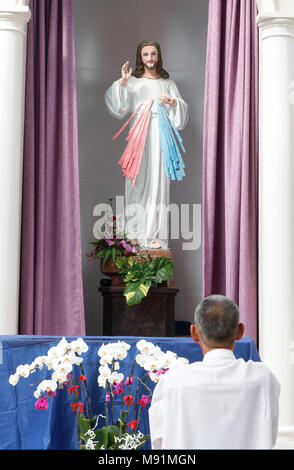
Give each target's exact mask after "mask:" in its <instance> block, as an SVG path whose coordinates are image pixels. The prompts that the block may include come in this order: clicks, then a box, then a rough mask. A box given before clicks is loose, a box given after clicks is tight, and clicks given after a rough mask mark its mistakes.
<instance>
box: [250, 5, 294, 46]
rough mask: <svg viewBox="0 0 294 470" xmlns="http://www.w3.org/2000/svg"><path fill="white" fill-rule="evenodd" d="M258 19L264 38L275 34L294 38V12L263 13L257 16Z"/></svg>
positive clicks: (262, 37)
mask: <svg viewBox="0 0 294 470" xmlns="http://www.w3.org/2000/svg"><path fill="white" fill-rule="evenodd" d="M256 21H257V24H258V26H259V29H260V33H261V39H262V40H264V39H267V38H270V37H275V36H279V37H283V36H287V37H290V38H291V37H292V38H294V12H293V13H292V14H288V15H284V14H280V13H271V12H268V13H262V14H259V15H258V16H257V19H256Z"/></svg>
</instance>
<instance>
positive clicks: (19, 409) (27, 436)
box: [0, 335, 260, 450]
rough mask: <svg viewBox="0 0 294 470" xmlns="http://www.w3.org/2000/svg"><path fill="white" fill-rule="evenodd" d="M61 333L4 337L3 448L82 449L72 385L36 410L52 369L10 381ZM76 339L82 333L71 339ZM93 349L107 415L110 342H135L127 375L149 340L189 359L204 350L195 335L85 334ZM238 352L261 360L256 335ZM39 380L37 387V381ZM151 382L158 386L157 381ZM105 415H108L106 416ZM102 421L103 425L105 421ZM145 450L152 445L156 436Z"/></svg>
mask: <svg viewBox="0 0 294 470" xmlns="http://www.w3.org/2000/svg"><path fill="white" fill-rule="evenodd" d="M61 338H62V337H61V336H38V335H34V336H28V335H15V336H14V335H11V336H10V335H5V336H1V335H0V397H1V400H0V449H53V450H70V449H78V448H79V445H78V441H77V433H76V424H75V414H74V413H73V411H72V397H71V396H70V393H69V392H68V390H67V389H66V388H64V389H62V390H58V391H57V394H56V396H55V397H51V398H50V399H49V407H48V409H47V410H36V409H35V406H34V404H35V402H36V399H35V398H34V396H33V392H34V391H35V389H36V387H37V385H36V382H38V381H39V380H42V379H45V378H46V377H47V376H48V375H49V374H50V372H51V371H49V373H48V370H47V369H46V368H44V369H43V370H41V371H39V370H38V371H36V372H35V373H33V374H31V375H30V376H29V377H28V378H25V379H24V378H21V379H20V380H19V382H18V384H17V385H16V386H12V385H10V384H9V382H8V379H9V376H10V375H11V374H13V373H14V372H15V370H16V368H17V366H18V365H20V364H30V363H31V362H32V361H33V360H34V359H35V358H36V357H37V356H41V355H46V354H47V351H48V350H49V349H50V348H51V347H52V346H55V345H56V344H57V343H58V342H59V341H60V340H61ZM66 339H67V341H68V342H70V341H72V340H74V339H77V337H68V336H67V337H66ZM83 339H84V341H85V342H86V343H87V345H88V347H89V349H88V351H87V352H86V353H84V354H82V357H83V358H84V361H83V363H82V364H83V368H84V372H85V375H86V376H87V383H88V388H89V392H90V395H91V399H92V406H93V408H94V411H95V413H96V414H99V413H102V414H104V413H105V390H104V389H103V388H101V387H99V386H98V384H97V377H98V367H99V359H100V358H99V357H98V355H97V352H98V349H99V348H100V346H101V345H102V344H103V343H104V344H107V343H109V342H116V341H119V340H120V341H125V342H127V343H128V344H130V346H131V348H130V349H129V351H128V356H127V358H126V359H124V360H123V361H121V362H120V370H119V372H122V373H123V374H125V377H126V376H127V375H129V374H130V369H131V365H132V363H133V361H134V359H135V357H136V355H137V354H138V350H137V348H136V343H137V342H138V341H139V340H140V339H146V340H147V341H150V342H152V343H154V344H156V345H158V346H159V347H160V348H161V349H162V351H164V352H165V351H167V350H169V351H173V352H175V353H176V354H177V355H178V356H179V357H185V358H186V359H188V360H189V362H190V363H191V362H196V361H201V360H202V359H203V354H202V350H201V348H200V346H199V344H197V343H194V341H193V340H192V339H191V338H190V337H172V338H157V337H151V338H139V337H129V336H122V337H114V336H109V337H105V336H103V337H92V336H86V337H83ZM234 354H235V356H236V357H237V358H239V357H242V358H243V359H244V360H245V361H248V360H253V361H260V357H259V354H258V351H257V348H256V345H255V343H254V341H253V339H252V338H250V337H244V338H242V339H241V340H239V341H236V343H235V348H234ZM73 370H75V371H76V372H74V376H75V377H76V378H78V377H79V375H80V369H79V367H77V366H74V369H73ZM143 373H144V371H143V369H142V368H140V367H139V366H136V368H135V374H136V375H137V376H138V377H142V376H143ZM33 383H35V385H34V386H32V385H31V384H33ZM150 384H151V382H150V381H149V386H150V388H151V389H152V387H153V388H154V384H153V385H150ZM120 403H121V401H120V397H119V396H118V397H117V403H116V404H115V407H114V409H115V412H116V410H118V411H119V409H120ZM101 419H102V418H101ZM100 425H103V419H102V423H101V422H100ZM139 430H140V431H141V432H142V433H143V434H149V424H148V411H147V409H145V408H142V412H141V417H140V425H139ZM143 449H150V440H149V441H148V443H146V444H145V446H144V447H143Z"/></svg>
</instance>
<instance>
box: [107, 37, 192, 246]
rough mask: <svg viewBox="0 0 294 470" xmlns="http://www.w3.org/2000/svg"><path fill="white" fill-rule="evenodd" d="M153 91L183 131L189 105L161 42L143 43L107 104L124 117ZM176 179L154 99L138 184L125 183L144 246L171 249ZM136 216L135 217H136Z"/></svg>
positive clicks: (133, 235)
mask: <svg viewBox="0 0 294 470" xmlns="http://www.w3.org/2000/svg"><path fill="white" fill-rule="evenodd" d="M150 95H153V97H156V99H157V100H158V102H159V103H162V104H163V105H164V107H165V110H166V112H167V113H168V117H169V119H170V120H171V121H172V123H173V124H174V126H175V128H176V129H177V130H182V129H184V127H185V126H186V124H187V120H188V114H189V111H188V105H187V103H186V102H185V101H184V100H183V98H182V97H181V96H180V93H179V91H178V88H177V86H176V84H175V82H174V81H173V80H171V79H170V78H169V74H168V72H167V71H166V70H164V69H163V66H162V56H161V49H160V45H159V44H158V43H157V42H156V41H143V42H141V43H140V44H139V46H138V48H137V57H136V68H135V70H134V71H132V68H131V67H130V68H129V61H127V62H125V63H124V64H123V66H122V68H121V78H119V79H118V80H116V81H115V82H114V83H113V84H112V86H111V87H110V88H109V89H108V90H107V91H106V93H105V104H106V107H107V109H108V110H109V112H110V114H111V115H112V116H114V117H116V118H118V119H123V118H124V117H125V116H127V115H128V114H132V113H133V112H134V111H135V110H136V109H137V108H138V106H139V105H140V103H142V102H144V101H145V100H146V99H147V98H148V97H150ZM169 200H170V179H169V178H168V176H167V173H166V167H165V160H164V155H163V152H162V149H161V145H160V134H159V126H158V111H157V104H156V102H155V100H154V102H153V105H152V108H151V115H150V121H149V126H148V133H147V137H146V141H145V147H144V152H143V156H142V160H141V164H140V170H139V174H138V175H137V177H136V180H135V184H134V185H132V184H131V181H130V179H127V178H126V182H125V215H126V218H127V217H128V216H134V215H135V214H134V212H132V211H134V208H135V211H137V213H136V217H135V220H136V224H135V229H134V224H131V226H130V227H129V228H128V224H126V229H125V231H126V233H127V235H128V237H129V238H130V239H133V240H136V243H137V244H138V245H139V246H140V247H142V248H149V249H150V248H163V249H167V248H168V238H169V236H168V214H167V208H168V206H169ZM133 220H134V219H133Z"/></svg>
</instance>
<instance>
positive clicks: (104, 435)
mask: <svg viewBox="0 0 294 470" xmlns="http://www.w3.org/2000/svg"><path fill="white" fill-rule="evenodd" d="M119 433H120V430H119V427H117V426H115V425H111V424H110V425H108V426H103V427H102V428H101V429H99V437H100V439H99V443H98V446H97V447H98V448H99V449H101V447H102V446H103V447H104V449H110V448H112V447H113V446H114V445H115V437H116V436H119Z"/></svg>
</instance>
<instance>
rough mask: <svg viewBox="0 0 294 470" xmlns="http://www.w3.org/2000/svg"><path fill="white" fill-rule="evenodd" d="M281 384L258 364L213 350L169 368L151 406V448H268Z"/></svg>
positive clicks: (272, 441) (271, 444)
mask: <svg viewBox="0 0 294 470" xmlns="http://www.w3.org/2000/svg"><path fill="white" fill-rule="evenodd" d="M279 395H280V384H279V382H278V381H277V379H276V378H275V376H274V375H273V374H272V373H271V371H270V370H269V369H268V368H267V367H266V366H265V365H264V364H262V363H260V362H253V361H251V360H249V361H248V362H245V361H244V360H243V359H236V358H235V356H234V354H233V352H232V351H230V350H228V349H214V350H212V351H209V352H208V353H206V354H205V356H204V359H203V361H200V362H194V363H192V364H189V365H185V366H179V367H176V368H174V369H170V370H169V371H167V372H166V373H165V375H163V376H162V377H161V379H160V381H159V382H158V384H157V385H156V386H155V389H154V392H153V397H152V401H151V406H150V408H149V424H150V433H151V444H152V449H271V448H273V447H274V445H275V442H276V438H277V430H278V416H279Z"/></svg>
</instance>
